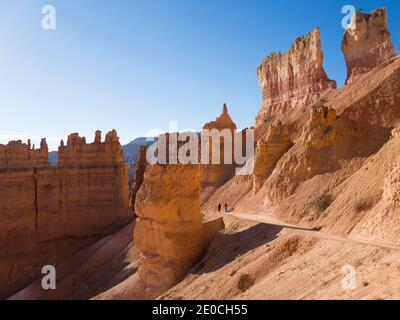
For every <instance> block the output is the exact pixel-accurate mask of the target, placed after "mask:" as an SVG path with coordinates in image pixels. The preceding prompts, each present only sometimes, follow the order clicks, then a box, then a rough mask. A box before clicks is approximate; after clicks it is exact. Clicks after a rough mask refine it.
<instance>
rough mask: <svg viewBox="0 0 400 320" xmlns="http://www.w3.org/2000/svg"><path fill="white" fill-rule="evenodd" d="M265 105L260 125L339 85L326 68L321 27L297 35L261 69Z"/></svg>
mask: <svg viewBox="0 0 400 320" xmlns="http://www.w3.org/2000/svg"><path fill="white" fill-rule="evenodd" d="M257 76H258V80H259V84H260V87H261V90H262V106H261V111H260V112H259V114H258V116H257V118H256V127H258V126H260V125H262V124H263V123H264V122H266V121H268V120H271V119H274V117H276V116H279V115H284V114H287V113H288V112H290V111H292V110H294V109H300V108H302V107H304V106H307V105H311V104H313V103H315V102H317V101H318V99H319V98H320V97H321V95H322V94H323V92H324V91H325V90H327V89H330V88H336V82H335V81H332V80H329V79H328V77H327V75H326V72H325V70H324V68H323V53H322V47H321V36H320V30H319V29H315V30H313V31H312V32H310V33H309V34H308V35H306V36H304V37H299V38H297V39H296V41H295V43H294V44H293V45H292V47H291V48H290V50H289V51H288V52H286V53H284V54H282V53H273V54H272V55H270V56H268V57H267V58H265V59H264V61H263V62H262V63H261V65H260V66H259V67H258V69H257Z"/></svg>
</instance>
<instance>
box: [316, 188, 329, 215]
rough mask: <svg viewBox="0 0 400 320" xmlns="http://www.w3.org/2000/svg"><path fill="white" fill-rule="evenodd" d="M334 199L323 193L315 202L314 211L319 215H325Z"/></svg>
mask: <svg viewBox="0 0 400 320" xmlns="http://www.w3.org/2000/svg"><path fill="white" fill-rule="evenodd" d="M332 201H333V198H332V196H331V195H330V194H327V193H323V194H321V195H319V196H318V197H317V198H316V199H315V200H314V209H315V211H316V212H317V213H318V214H321V213H323V212H324V211H325V210H326V209H327V208H328V207H329V206H330V205H331V203H332Z"/></svg>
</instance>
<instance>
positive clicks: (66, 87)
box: [0, 0, 400, 149]
mask: <svg viewBox="0 0 400 320" xmlns="http://www.w3.org/2000/svg"><path fill="white" fill-rule="evenodd" d="M44 4H52V5H54V6H55V7H56V10H57V29H56V30H55V31H45V30H43V29H42V28H41V19H42V14H41V9H42V6H43V5H44ZM346 4H352V5H354V6H356V7H361V8H362V9H363V11H364V12H366V11H370V10H372V9H375V8H378V7H382V6H386V7H387V8H388V10H389V27H390V31H391V33H392V38H393V41H394V42H395V44H396V47H397V48H398V47H399V38H400V1H399V0H388V1H378V0H376V1H375V0H368V1H365V0H364V1H349V0H347V1H341V0H326V1H320V0H305V1H292V0H279V1H267V0H263V1H258V0H158V1H156V0H113V1H111V0H108V1H107V0H101V1H100V0H85V1H77V0H47V1H39V0H0V38H1V40H2V45H1V51H0V70H1V77H0V115H1V118H0V119H1V120H0V122H1V125H0V142H2V143H4V142H5V141H6V140H10V139H11V138H12V139H15V138H18V137H20V138H22V139H24V140H25V139H26V138H27V137H28V136H30V137H32V138H34V140H36V141H37V140H38V139H39V138H40V137H42V136H43V137H48V138H49V144H50V147H51V149H55V148H56V147H57V146H58V142H59V141H58V140H59V138H60V137H64V138H65V137H66V136H67V134H69V133H71V132H79V133H81V134H82V135H84V136H86V138H87V139H88V141H92V139H93V136H94V131H95V130H96V129H101V130H103V131H108V130H110V129H112V128H115V129H117V130H118V133H119V135H120V137H121V141H122V142H123V143H126V142H128V141H130V140H132V139H134V138H136V137H138V136H143V135H145V134H146V133H147V132H148V131H149V130H150V129H153V128H161V129H164V130H166V129H167V128H168V121H170V120H176V121H178V129H187V128H191V129H196V130H198V129H200V128H201V126H202V125H203V124H204V123H205V122H207V121H210V120H213V119H214V118H215V117H216V116H217V115H218V114H219V112H220V109H221V107H222V104H223V103H224V102H226V103H227V104H228V107H229V109H230V113H231V115H232V117H233V119H234V120H235V121H236V122H237V124H238V127H240V128H243V127H247V126H250V125H252V123H253V121H254V118H255V116H256V114H257V112H258V110H259V107H260V102H261V94H260V90H259V88H258V82H257V78H256V68H257V66H258V64H259V63H260V61H261V60H262V59H263V58H264V57H265V56H266V55H268V54H270V53H271V52H273V51H286V50H287V49H288V48H289V46H290V45H291V43H292V42H293V41H294V39H295V38H296V37H297V36H299V35H302V34H306V33H307V32H309V31H310V30H311V29H313V28H314V27H316V26H320V27H321V31H322V42H323V49H324V54H325V63H324V64H325V68H326V71H327V73H328V75H329V77H330V78H332V79H335V80H337V81H338V83H339V84H340V85H341V84H342V83H343V82H344V78H345V64H344V60H343V56H342V53H341V49H340V44H341V40H342V36H343V32H344V30H343V29H342V27H341V20H342V17H343V15H342V13H341V9H342V7H343V5H346Z"/></svg>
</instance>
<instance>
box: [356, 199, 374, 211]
mask: <svg viewBox="0 0 400 320" xmlns="http://www.w3.org/2000/svg"><path fill="white" fill-rule="evenodd" d="M373 206H374V201H373V199H372V198H366V199H360V200H357V201H356V203H355V204H354V210H355V211H356V212H357V213H360V212H364V211H368V210H370V209H371V208H372V207H373Z"/></svg>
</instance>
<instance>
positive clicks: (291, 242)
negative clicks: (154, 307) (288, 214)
mask: <svg viewBox="0 0 400 320" xmlns="http://www.w3.org/2000/svg"><path fill="white" fill-rule="evenodd" d="M237 217H239V219H238V218H237ZM237 217H235V216H232V217H230V218H227V219H226V221H227V224H228V229H227V230H226V232H225V233H224V234H221V235H220V236H219V237H218V238H217V239H216V241H215V242H214V243H213V245H212V247H211V249H210V251H209V252H208V254H207V256H206V257H205V258H204V259H203V260H202V261H201V262H200V263H199V264H198V265H196V266H195V267H194V268H193V269H192V270H191V273H190V274H189V275H188V276H187V277H186V279H185V280H184V281H183V282H181V283H180V284H178V285H177V286H176V287H174V288H172V289H171V290H170V291H169V292H167V293H166V294H164V295H163V296H162V297H161V298H162V299H393V298H400V279H399V277H397V272H398V271H399V270H400V260H399V258H400V251H399V248H398V247H393V248H392V246H391V245H388V246H386V245H385V244H378V243H364V242H360V241H357V240H353V239H348V238H341V237H337V236H334V235H330V234H324V233H320V232H316V231H310V230H304V229H302V228H297V227H293V226H286V225H279V223H275V224H264V223H261V224H257V223H255V222H248V221H244V220H242V218H243V217H244V218H246V220H247V219H248V218H251V219H252V220H261V221H264V219H265V218H264V217H258V218H254V216H251V217H248V216H240V215H238V216H237ZM349 266H352V267H354V268H355V271H356V273H355V276H356V277H355V283H356V288H354V289H346V287H343V286H342V282H343V281H344V279H345V277H346V275H347V273H346V270H347V269H346V270H345V271H344V270H343V268H348V267H349Z"/></svg>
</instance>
